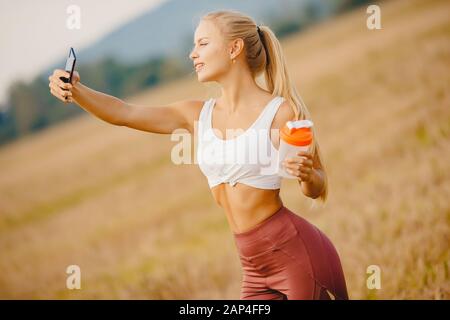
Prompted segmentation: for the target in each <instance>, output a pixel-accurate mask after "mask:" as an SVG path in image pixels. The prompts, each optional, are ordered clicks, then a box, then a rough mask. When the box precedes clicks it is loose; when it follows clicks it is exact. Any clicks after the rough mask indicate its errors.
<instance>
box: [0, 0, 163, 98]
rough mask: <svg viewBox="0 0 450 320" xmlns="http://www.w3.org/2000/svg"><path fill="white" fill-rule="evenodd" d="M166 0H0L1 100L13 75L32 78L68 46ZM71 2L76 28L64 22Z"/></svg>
mask: <svg viewBox="0 0 450 320" xmlns="http://www.w3.org/2000/svg"><path fill="white" fill-rule="evenodd" d="M166 1H168V0H129V1H126V0H95V1H93V0H70V1H69V0H38V1H30V0H13V1H12V0H0V45H1V48H0V66H1V72H0V104H4V103H5V102H6V93H7V89H8V87H9V85H10V84H11V83H12V82H13V81H14V80H25V81H27V79H29V80H32V79H33V78H34V77H35V76H36V75H37V74H39V73H40V72H42V70H45V68H48V67H49V66H51V65H52V64H53V63H55V62H56V61H58V60H59V59H61V58H62V57H65V56H67V54H68V52H69V48H70V47H71V46H73V47H77V48H78V49H79V50H81V49H82V48H85V47H87V46H88V45H90V44H91V43H94V42H95V41H96V40H98V39H99V38H101V37H102V36H104V35H106V34H108V33H109V32H110V31H112V30H114V29H115V28H117V27H118V26H120V25H122V24H125V23H126V22H128V21H130V20H132V19H133V18H135V17H137V16H139V15H141V14H142V13H144V12H147V11H148V10H150V9H152V8H155V7H157V6H159V5H160V4H162V3H164V2H166ZM72 5H75V6H77V7H78V8H79V9H80V22H81V23H80V29H70V28H69V27H67V21H70V20H71V19H70V17H71V16H73V12H69V13H68V12H67V10H68V8H69V7H70V6H72ZM63 67H64V66H62V68H63Z"/></svg>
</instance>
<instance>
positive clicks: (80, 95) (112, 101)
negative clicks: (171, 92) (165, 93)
mask: <svg viewBox="0 0 450 320" xmlns="http://www.w3.org/2000/svg"><path fill="white" fill-rule="evenodd" d="M60 77H68V73H67V72H66V71H64V70H55V71H54V72H53V74H52V75H51V76H50V77H49V81H50V83H49V87H50V92H51V93H52V94H53V95H54V96H55V97H57V98H58V99H60V100H61V101H63V102H75V103H76V104H77V105H79V106H80V107H81V108H83V109H84V110H86V111H87V112H89V113H91V114H93V115H94V116H96V117H97V118H99V119H101V120H103V121H106V122H108V123H111V124H114V125H118V126H126V127H130V128H133V129H137V130H142V131H148V132H152V133H166V134H169V133H172V132H173V131H174V130H175V129H180V128H183V129H187V130H189V132H193V128H194V121H195V119H196V118H197V117H198V113H199V111H200V110H199V107H200V106H201V105H202V101H198V100H184V101H178V102H175V103H172V104H169V105H167V106H160V107H145V106H138V105H135V104H129V103H126V102H125V101H123V100H121V99H119V98H116V97H113V96H110V95H108V94H105V93H102V92H98V91H95V90H93V89H91V88H89V87H87V86H85V85H83V84H82V83H81V82H80V76H79V74H78V72H76V71H75V72H74V74H73V76H72V83H71V84H70V83H65V82H63V81H62V80H61V79H60Z"/></svg>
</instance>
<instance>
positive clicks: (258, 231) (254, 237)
mask: <svg viewBox="0 0 450 320" xmlns="http://www.w3.org/2000/svg"><path fill="white" fill-rule="evenodd" d="M194 40H195V41H194V48H193V50H192V52H191V53H190V58H191V59H192V60H193V63H194V67H195V70H196V72H197V77H198V80H199V81H200V82H207V81H216V82H217V83H219V84H220V85H221V89H222V95H221V96H220V97H219V98H217V99H212V98H211V99H209V100H207V101H198V100H192V101H191V100H184V101H179V102H175V103H172V104H169V105H167V106H160V107H153V108H148V107H142V106H137V105H132V104H128V103H126V102H124V101H122V100H120V99H118V98H115V97H112V96H109V95H106V94H103V93H100V92H97V91H94V90H92V89H89V88H88V87H86V86H84V85H82V84H81V83H80V76H79V74H78V73H77V72H75V73H74V76H73V80H72V84H66V83H64V82H62V81H61V80H60V77H61V76H67V73H66V72H65V71H62V70H55V71H54V73H53V75H52V76H50V77H49V80H50V84H49V86H50V91H51V93H52V94H53V95H54V96H56V97H57V98H59V99H61V100H62V101H66V102H75V103H76V104H78V105H79V106H80V107H82V108H84V109H85V110H86V111H88V112H90V113H92V114H93V115H95V116H96V117H98V118H100V119H102V120H104V121H107V122H109V123H111V124H114V125H119V126H127V127H130V128H134V129H138V130H144V131H148V132H152V133H165V134H169V133H172V132H173V131H174V130H175V129H178V128H184V129H186V130H188V131H189V132H190V133H191V134H195V135H197V137H198V153H197V155H198V157H199V160H200V161H199V165H200V169H201V171H202V172H203V173H204V174H205V175H206V177H207V178H208V183H209V186H210V188H211V192H212V194H213V197H214V199H215V201H216V202H217V203H218V205H219V206H221V207H222V208H223V209H224V211H225V213H226V216H227V220H228V223H229V225H230V228H231V229H232V231H233V234H234V238H235V243H236V247H237V249H238V253H239V256H240V258H241V263H242V267H243V270H244V274H243V281H242V289H241V299H330V298H336V299H348V295H347V288H346V283H345V279H344V273H343V270H342V267H341V263H340V260H339V256H338V254H337V252H336V250H335V248H334V246H333V245H332V243H331V242H330V240H329V239H328V238H327V237H326V236H325V235H324V234H323V233H322V232H321V231H320V230H319V229H318V228H317V227H315V226H314V225H312V224H310V223H309V222H307V221H306V220H305V219H303V218H301V217H300V216H298V215H297V214H295V213H293V212H292V211H290V210H289V209H288V208H286V207H285V206H284V205H283V202H282V201H281V198H280V196H279V192H280V185H281V183H280V182H281V178H280V176H278V175H277V174H276V171H275V172H274V171H271V172H270V171H266V172H263V170H262V169H263V166H262V165H261V164H260V163H256V164H254V163H252V164H249V163H241V162H240V163H236V162H235V163H225V161H223V160H224V157H226V156H229V155H230V154H231V155H235V154H234V153H236V152H241V153H242V151H248V150H242V149H241V150H240V151H239V147H237V146H238V144H239V143H241V142H242V141H244V140H245V139H246V138H248V137H249V136H250V133H251V131H260V132H262V131H264V130H265V131H266V132H270V133H268V134H266V135H265V136H264V135H262V137H263V139H260V141H259V142H257V143H256V144H252V146H253V147H255V146H256V147H258V148H259V147H261V144H262V145H264V144H266V146H267V145H269V146H270V147H269V153H270V159H277V156H276V155H277V152H278V146H279V139H278V135H277V132H278V130H279V129H280V127H282V126H284V124H285V123H286V122H287V121H289V120H296V119H307V118H310V117H309V113H308V110H307V108H306V107H305V106H304V104H303V102H302V101H301V99H300V97H299V96H298V94H297V92H296V90H295V88H294V86H293V85H292V83H291V81H290V79H289V76H288V73H287V66H286V63H285V61H284V58H283V54H282V50H281V46H280V43H279V42H278V40H277V39H276V37H275V35H274V33H273V32H272V31H271V30H270V29H269V28H268V27H267V26H257V25H256V24H255V22H254V21H253V20H252V19H251V18H250V17H248V16H246V15H244V14H241V13H239V12H235V11H216V12H211V13H209V14H207V15H205V16H203V17H202V19H201V21H200V23H199V24H198V26H197V28H196V31H195V35H194ZM261 72H264V75H265V79H266V83H267V86H268V90H264V89H262V88H260V87H259V86H258V85H257V83H256V81H255V78H256V77H257V76H258V75H259V74H260V73H261ZM195 124H198V130H197V126H196V125H195ZM194 129H195V130H194ZM231 129H240V130H241V132H242V130H244V132H243V133H241V134H240V135H237V134H234V135H232V136H231V137H230V136H229V135H228V134H227V136H226V137H225V135H224V134H222V133H223V132H227V133H229V131H230V130H231ZM234 131H235V130H234ZM272 133H273V134H272ZM211 134H212V135H211ZM314 136H315V135H314ZM223 137H225V138H223ZM264 137H265V139H264ZM234 147H237V149H238V150H237V151H236V148H234ZM219 149H220V150H221V152H216V153H214V152H212V153H211V152H209V153H208V152H206V150H209V151H211V150H213V151H218V150H219ZM223 151H225V152H223ZM227 152H228V154H227ZM252 152H253V150H252ZM256 152H258V150H256ZM208 156H209V157H210V160H211V157H212V160H221V161H215V162H214V161H212V162H208V161H206V159H207V158H208ZM283 165H284V167H285V169H286V170H287V171H288V172H289V173H290V174H292V175H294V176H295V177H296V178H297V179H298V181H299V187H300V189H301V191H302V192H303V193H304V194H305V195H306V196H307V197H310V198H313V199H316V198H320V199H322V201H325V200H326V198H327V179H326V174H325V170H324V168H323V165H322V161H321V155H320V151H319V147H318V144H317V141H316V140H314V141H313V145H312V148H311V149H310V152H303V153H299V154H298V157H295V158H292V159H286V160H285V161H284V162H283Z"/></svg>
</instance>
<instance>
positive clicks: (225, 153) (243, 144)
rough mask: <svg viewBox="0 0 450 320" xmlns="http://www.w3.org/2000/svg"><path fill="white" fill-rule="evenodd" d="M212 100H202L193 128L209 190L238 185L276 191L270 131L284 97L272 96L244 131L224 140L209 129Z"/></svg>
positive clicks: (275, 152)
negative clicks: (222, 185)
mask: <svg viewBox="0 0 450 320" xmlns="http://www.w3.org/2000/svg"><path fill="white" fill-rule="evenodd" d="M215 101H216V100H215V99H214V98H211V99H209V100H207V101H205V103H204V104H203V107H202V110H201V111H200V116H199V121H198V128H197V130H198V144H197V160H198V163H199V167H200V170H201V171H202V173H203V174H204V175H205V176H206V178H207V179H208V184H209V187H210V188H213V187H215V186H217V185H219V184H221V183H229V184H230V185H231V186H233V187H234V186H235V185H236V183H237V182H239V183H243V184H246V185H249V186H252V187H255V188H260V189H279V188H280V186H281V177H280V176H278V174H277V169H278V164H277V163H278V150H277V149H276V148H275V147H274V146H273V144H272V141H271V139H270V128H271V126H272V121H273V119H274V117H275V114H276V112H277V111H278V108H279V107H280V105H281V103H282V102H283V101H284V98H283V97H281V96H276V97H274V98H273V99H272V100H271V101H270V102H269V103H268V104H267V105H266V106H265V108H264V109H263V111H262V112H261V113H260V115H259V116H258V118H257V119H256V121H255V122H254V123H253V124H252V125H251V126H250V127H249V128H248V129H247V130H245V131H244V132H243V133H242V134H240V135H238V136H237V137H235V138H233V139H227V140H224V139H222V138H221V137H220V136H221V132H220V131H219V130H217V129H213V127H212V111H213V108H214V106H215ZM227 130H228V129H227ZM240 131H242V130H240Z"/></svg>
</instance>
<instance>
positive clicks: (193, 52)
mask: <svg viewBox="0 0 450 320" xmlns="http://www.w3.org/2000/svg"><path fill="white" fill-rule="evenodd" d="M194 54H195V50H192V51H191V53H190V54H189V58H191V59H192V60H194Z"/></svg>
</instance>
